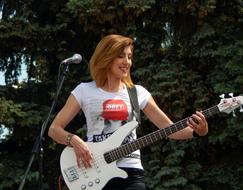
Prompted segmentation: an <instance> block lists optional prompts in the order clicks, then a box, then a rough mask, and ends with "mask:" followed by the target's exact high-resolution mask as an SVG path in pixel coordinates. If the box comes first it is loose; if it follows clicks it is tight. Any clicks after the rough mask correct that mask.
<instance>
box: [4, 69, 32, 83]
mask: <svg viewBox="0 0 243 190" xmlns="http://www.w3.org/2000/svg"><path fill="white" fill-rule="evenodd" d="M18 79H19V82H21V81H23V80H24V79H27V73H26V65H22V66H21V75H20V76H19V77H18ZM0 85H5V79H4V72H0Z"/></svg>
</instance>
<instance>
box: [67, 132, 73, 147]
mask: <svg viewBox="0 0 243 190" xmlns="http://www.w3.org/2000/svg"><path fill="white" fill-rule="evenodd" d="M73 136H74V134H71V133H68V135H67V137H66V144H67V146H71V144H70V142H71V139H72V137H73Z"/></svg>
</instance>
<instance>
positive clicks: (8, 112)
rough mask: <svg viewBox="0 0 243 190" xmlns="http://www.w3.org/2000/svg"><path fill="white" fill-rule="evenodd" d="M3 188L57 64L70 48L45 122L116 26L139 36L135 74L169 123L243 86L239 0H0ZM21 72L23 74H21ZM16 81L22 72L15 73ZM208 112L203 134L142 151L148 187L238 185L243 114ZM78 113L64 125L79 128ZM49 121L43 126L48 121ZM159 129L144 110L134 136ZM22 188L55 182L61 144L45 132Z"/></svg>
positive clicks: (36, 123) (31, 132)
mask: <svg viewBox="0 0 243 190" xmlns="http://www.w3.org/2000/svg"><path fill="white" fill-rule="evenodd" d="M0 10H1V20H0V71H1V72H2V73H3V75H4V79H5V82H4V84H2V85H1V86H0V131H1V139H0V189H2V190H16V189H17V188H18V187H19V185H20V183H21V180H22V178H23V175H24V172H25V170H26V167H27V165H28V163H29V159H30V156H31V152H32V147H33V145H34V143H35V141H36V138H37V137H38V135H39V134H40V129H41V126H42V124H43V122H44V120H45V119H46V116H47V114H48V112H49V110H50V107H51V103H52V101H53V99H54V94H55V91H56V86H57V85H56V83H57V78H58V70H59V66H60V62H61V61H62V60H64V59H65V58H67V57H71V56H72V55H73V54H74V53H80V54H81V55H82V57H83V60H82V63H81V64H72V65H70V67H69V72H68V74H67V75H66V79H65V82H64V85H63V88H62V90H61V94H60V96H59V97H58V103H57V106H56V109H55V110H54V113H53V114H52V116H51V120H52V119H53V117H54V116H55V114H56V112H57V111H58V110H59V109H60V108H61V107H62V106H63V104H64V103H65V100H66V98H67V97H68V95H69V93H70V91H71V90H72V89H73V88H74V87H75V86H76V85H77V84H78V83H80V82H82V81H89V80H90V76H89V70H88V62H89V59H90V57H91V55H92V53H93V51H94V48H95V46H96V44H97V43H98V41H99V40H100V39H101V38H102V37H103V36H104V35H106V34H110V33H117V34H122V35H126V36H130V37H132V38H133V39H134V40H135V52H134V60H133V68H132V77H133V80H134V82H135V83H137V84H142V85H143V86H144V87H146V88H147V89H148V90H149V91H150V92H151V93H152V94H153V96H154V98H155V100H156V102H157V103H158V104H159V106H160V107H161V108H162V109H163V110H164V112H166V113H167V114H168V115H169V117H170V118H171V119H172V120H173V121H175V122H176V121H179V120H181V119H183V118H185V117H188V116H190V115H191V114H192V113H194V112H195V110H203V109H206V108H209V107H211V106H213V105H217V104H218V103H219V102H220V98H219V95H221V94H223V93H225V94H228V93H234V95H235V96H237V95H240V94H241V93H243V63H242V60H243V2H242V0H200V1H199V0H69V1H68V0H1V1H0ZM23 68H24V70H23ZM23 74H24V75H25V74H26V77H24V80H22V78H21V77H22V76H23ZM20 79H21V80H20ZM235 114H236V117H232V114H225V113H220V114H218V115H216V116H215V117H212V118H210V119H208V123H209V134H208V135H207V136H205V137H202V138H194V139H192V140H186V141H174V140H169V139H163V140H162V141H160V142H159V143H157V144H155V145H153V146H151V147H146V148H145V149H143V150H142V153H143V156H142V159H143V165H144V168H145V175H146V178H145V180H146V184H147V187H148V189H149V190H212V189H221V190H242V189H243V183H242V181H243V155H242V152H243V116H242V115H241V114H240V113H239V111H238V110H235ZM84 125H85V121H84V116H83V115H82V113H80V114H79V115H78V116H77V117H76V118H75V119H74V120H73V121H72V122H71V123H70V126H69V127H68V130H69V131H72V132H76V133H77V134H79V135H80V136H83V134H84V130H85V128H84V127H83V126H84ZM48 127H49V125H48ZM154 130H156V128H155V127H154V126H153V125H152V124H151V123H150V122H149V121H148V120H147V119H146V118H145V117H144V116H143V117H142V130H140V134H141V135H143V134H148V133H150V132H152V131H154ZM42 142H43V150H44V152H43V153H44V154H43V156H44V157H43V166H42V165H41V164H40V162H39V159H38V157H39V154H38V153H37V154H36V159H35V161H34V162H33V165H32V166H31V170H30V172H29V173H28V177H27V180H26V182H25V186H24V189H26V190H33V189H39V188H38V186H39V181H40V180H39V179H40V176H39V171H40V168H42V169H43V175H42V176H41V177H42V179H43V189H51V190H56V189H58V186H57V181H58V176H59V175H60V169H59V157H60V153H61V151H62V149H63V148H64V146H62V145H58V144H55V143H54V142H53V141H52V140H51V139H50V138H49V137H48V136H47V134H46V132H45V134H44V137H43V141H42Z"/></svg>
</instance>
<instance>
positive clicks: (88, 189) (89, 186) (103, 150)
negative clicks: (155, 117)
mask: <svg viewBox="0 0 243 190" xmlns="http://www.w3.org/2000/svg"><path fill="white" fill-rule="evenodd" d="M242 104H243V96H237V97H233V96H232V98H223V99H222V100H221V101H220V103H219V104H218V105H215V106H213V107H211V108H209V109H206V110H204V111H202V113H203V114H204V116H205V117H206V118H208V117H211V116H213V115H215V114H217V113H219V112H225V113H231V112H233V114H234V110H235V109H236V108H238V107H240V112H243V109H242ZM188 119H189V117H188V118H185V119H183V120H180V121H178V122H176V123H174V124H172V125H170V126H168V127H165V128H163V129H159V130H156V131H154V132H152V133H150V134H147V135H145V136H143V137H140V138H138V139H136V140H134V141H132V142H129V143H127V144H123V145H121V143H122V142H123V140H124V138H125V137H126V136H127V135H128V134H130V133H131V132H132V131H133V130H134V129H135V128H136V127H137V125H138V123H137V122H136V121H131V122H129V123H127V124H125V125H123V126H122V127H120V128H119V129H118V130H117V131H116V132H114V133H113V134H112V135H111V136H110V137H109V138H107V139H106V140H104V141H102V142H98V143H91V142H87V144H88V146H89V148H90V150H91V152H92V154H93V163H92V167H91V168H85V167H84V166H81V167H80V168H79V167H78V166H77V161H76V156H75V153H74V150H73V148H72V147H66V148H64V150H63V151H62V154H61V157H60V165H61V172H62V176H63V178H64V181H65V183H66V185H67V186H68V188H69V189H70V190H101V189H102V188H103V187H104V186H105V184H106V183H107V182H108V181H109V180H110V179H112V178H114V177H121V178H126V177H127V173H126V172H125V171H123V170H121V169H119V168H118V167H117V166H116V161H117V160H118V159H120V158H122V157H124V156H126V155H128V154H130V153H132V152H134V151H135V150H138V149H141V148H144V147H146V146H149V145H151V144H154V143H156V142H158V141H160V140H161V139H163V138H165V137H167V136H169V135H171V134H173V133H175V132H177V131H179V130H182V129H183V128H185V127H186V126H187V124H186V122H187V120H188Z"/></svg>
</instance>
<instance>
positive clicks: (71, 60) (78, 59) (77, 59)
mask: <svg viewBox="0 0 243 190" xmlns="http://www.w3.org/2000/svg"><path fill="white" fill-rule="evenodd" d="M81 61H82V56H81V55H80V54H77V53H76V54H74V55H73V56H72V57H69V58H67V59H65V60H63V61H62V62H61V63H62V64H66V65H69V64H71V63H76V64H78V63H80V62H81Z"/></svg>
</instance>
